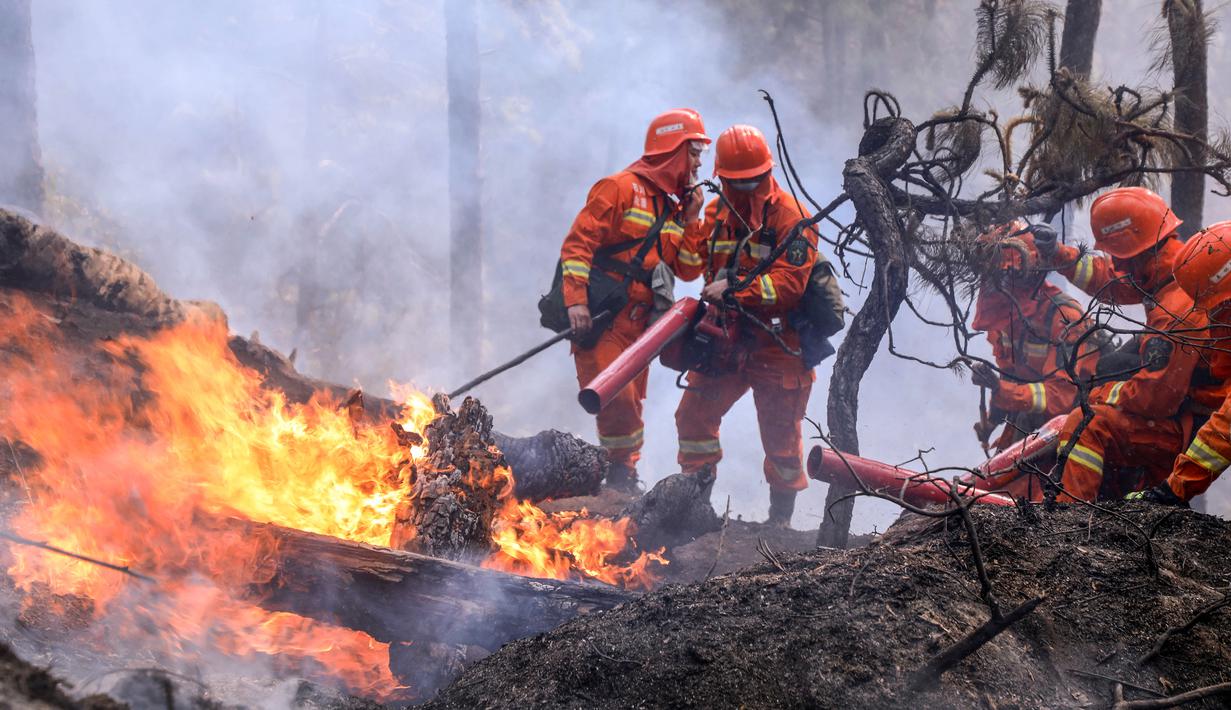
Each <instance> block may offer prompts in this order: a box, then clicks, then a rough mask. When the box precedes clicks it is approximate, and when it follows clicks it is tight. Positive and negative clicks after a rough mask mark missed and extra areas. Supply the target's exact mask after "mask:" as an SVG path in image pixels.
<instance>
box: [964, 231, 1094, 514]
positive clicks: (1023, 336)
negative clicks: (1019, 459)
mask: <svg viewBox="0 0 1231 710" xmlns="http://www.w3.org/2000/svg"><path fill="white" fill-rule="evenodd" d="M1025 230H1026V224H1025V223H1024V222H1021V221H1020V220H1019V221H1015V222H1013V223H1010V224H1008V225H1005V226H1002V227H1001V228H999V229H997V230H995V231H993V232H992V233H990V234H989V235H987V239H986V241H988V242H990V243H992V244H995V245H996V247H997V251H998V252H999V253H998V254H997V255H996V257H995V258H996V259H997V262H996V267H997V268H996V271H995V275H994V276H993V277H992V278H987V279H984V281H983V283H982V285H981V287H980V291H979V298H978V301H976V303H975V318H974V321H973V322H972V323H971V327H972V328H974V329H975V330H982V331H985V332H986V333H987V339H988V341H989V342H991V344H992V356H993V358H994V359H995V361H996V368H999V370H1000V371H1001V372H1002V373H1004V376H1003V377H1002V376H999V375H997V374H996V368H992V367H991V366H989V365H987V364H986V363H978V364H976V365H975V366H974V367H973V368H972V373H971V381H972V382H973V383H974V384H976V385H979V386H981V387H986V388H988V389H989V390H991V392H992V397H991V402H990V405H991V406H990V408H989V411H988V412H987V413H986V416H981V417H980V422H979V424H977V425H976V426H975V431H976V433H977V434H978V435H979V440H980V441H983V442H986V441H987V439H988V437H989V436H990V434H991V432H992V431H993V430H994V429H995V428H996V426H998V425H999V424H1000V423H1001V422H1002V421H1003V422H1006V423H1007V424H1006V426H1005V428H1004V431H1003V432H1002V433H1001V435H1000V437H999V438H998V439H997V440H996V442H995V444H994V447H995V450H996V451H1003V450H1004V449H1006V448H1008V447H1009V446H1011V445H1012V444H1013V443H1014V442H1016V441H1018V440H1020V439H1022V438H1023V437H1024V436H1025V435H1026V434H1028V433H1030V432H1032V431H1034V430H1035V429H1037V428H1038V427H1040V426H1042V425H1043V424H1044V423H1046V422H1047V421H1048V420H1050V419H1052V418H1053V417H1055V416H1057V415H1060V414H1067V413H1068V412H1070V411H1072V410H1073V407H1074V404H1075V402H1076V399H1077V385H1076V384H1074V382H1073V378H1072V375H1071V374H1070V373H1069V371H1068V369H1067V367H1068V365H1069V361H1070V360H1071V361H1072V362H1071V364H1072V366H1073V369H1074V372H1075V374H1076V375H1077V377H1078V378H1082V379H1088V378H1089V377H1090V376H1091V375H1093V374H1094V372H1095V369H1096V368H1097V365H1098V346H1097V342H1096V340H1095V338H1094V337H1093V336H1087V337H1085V338H1083V337H1082V336H1083V335H1085V333H1086V332H1087V331H1088V330H1089V329H1090V327H1091V326H1092V323H1091V322H1090V321H1089V320H1087V319H1086V318H1085V314H1084V313H1083V310H1082V308H1081V306H1080V305H1078V303H1077V302H1076V301H1074V300H1073V299H1072V298H1070V297H1068V296H1066V295H1065V294H1064V293H1063V292H1062V291H1061V290H1060V289H1059V288H1057V287H1056V286H1055V285H1053V284H1050V283H1048V282H1047V281H1046V280H1045V279H1046V276H1047V271H1046V270H1044V269H1042V268H1040V265H1039V254H1038V251H1037V250H1036V249H1035V247H1034V240H1033V238H1032V237H1031V236H1030V235H1029V234H1028V233H1026V231H1025ZM981 414H982V413H981ZM1023 481H1024V482H1025V483H1027V484H1029V483H1031V482H1033V477H1032V476H1027V477H1023ZM1034 488H1038V486H1034ZM1015 493H1017V494H1018V495H1028V496H1029V495H1030V493H1031V492H1027V491H1024V490H1023V491H1019V492H1015Z"/></svg>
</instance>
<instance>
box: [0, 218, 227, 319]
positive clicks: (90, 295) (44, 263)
mask: <svg viewBox="0 0 1231 710" xmlns="http://www.w3.org/2000/svg"><path fill="white" fill-rule="evenodd" d="M0 283H4V284H5V285H6V286H13V287H17V288H22V289H26V290H29V291H37V292H40V293H47V294H50V295H52V296H56V297H58V298H64V299H82V300H85V301H88V302H89V303H91V304H93V305H96V306H98V307H100V308H105V309H107V310H109V311H117V312H121V313H132V314H135V315H138V316H142V317H145V318H149V319H152V320H154V321H155V322H156V323H157V324H159V325H165V324H169V323H174V322H178V321H180V320H183V319H184V318H185V317H186V316H187V315H188V314H189V313H190V312H193V311H199V312H202V313H204V314H205V315H207V316H208V317H210V318H217V319H221V320H223V321H224V322H225V320H226V316H225V315H224V314H223V312H222V309H220V308H219V307H218V306H217V305H216V304H213V303H207V302H197V301H178V300H176V299H174V298H171V297H169V296H167V294H165V293H163V291H162V290H161V289H160V288H158V284H156V283H154V279H153V278H152V277H151V276H150V275H149V274H147V273H145V272H144V271H142V270H141V269H140V268H138V267H137V266H136V265H134V264H132V263H131V262H128V261H125V260H124V259H121V258H120V257H118V256H116V255H114V254H110V253H108V252H105V251H103V250H101V249H93V248H91V247H83V246H81V245H79V244H77V243H75V242H73V241H72V240H70V239H67V238H65V237H64V236H63V235H61V234H59V233H58V232H56V231H55V230H52V229H49V228H47V227H44V226H41V225H38V224H35V223H34V222H31V221H30V220H29V219H27V218H25V217H23V216H21V215H18V214H17V213H15V212H9V211H7V210H3V209H0Z"/></svg>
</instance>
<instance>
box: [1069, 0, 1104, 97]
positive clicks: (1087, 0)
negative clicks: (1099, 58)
mask: <svg viewBox="0 0 1231 710" xmlns="http://www.w3.org/2000/svg"><path fill="white" fill-rule="evenodd" d="M1102 13H1103V0H1069V4H1068V6H1067V7H1066V8H1065V10H1064V34H1063V36H1062V37H1061V39H1060V66H1062V67H1067V68H1068V69H1069V70H1070V71H1072V72H1073V73H1074V74H1076V75H1077V76H1080V77H1082V78H1086V77H1089V76H1090V70H1091V69H1092V68H1093V66H1094V40H1095V37H1096V36H1097V35H1098V25H1099V19H1100V18H1101V16H1102Z"/></svg>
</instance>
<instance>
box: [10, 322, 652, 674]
mask: <svg viewBox="0 0 1231 710" xmlns="http://www.w3.org/2000/svg"><path fill="white" fill-rule="evenodd" d="M6 306H7V307H6ZM6 311H7V312H6ZM52 321H53V319H51V318H50V316H48V315H46V314H44V313H42V312H40V311H39V310H38V309H37V308H35V307H34V306H32V305H31V304H30V303H29V302H28V301H25V300H24V299H20V298H9V299H8V301H7V303H6V302H5V300H3V299H0V367H2V368H3V369H4V376H3V378H0V397H2V398H3V400H4V401H6V402H8V403H10V406H9V407H8V408H7V409H6V411H3V412H0V436H3V437H5V438H7V439H9V440H10V441H21V442H22V443H24V444H26V445H28V446H29V447H31V448H32V449H34V450H35V451H37V452H38V454H39V457H40V461H39V465H38V466H37V467H28V468H27V469H26V470H23V471H22V472H21V475H22V478H23V481H22V482H21V485H22V495H23V497H24V498H26V502H27V504H26V505H25V506H24V507H23V508H22V509H21V511H20V513H19V514H18V515H17V516H16V517H15V518H14V520H13V521H12V525H13V526H14V527H15V529H16V530H17V531H18V532H19V533H21V534H22V535H25V536H28V537H33V538H38V539H42V540H46V541H47V542H49V543H51V544H54V545H57V546H60V547H63V548H66V549H70V550H73V551H76V552H79V553H81V554H85V555H89V556H92V557H96V558H100V559H104V560H107V561H109V562H113V563H115V564H121V565H128V566H131V567H132V568H133V569H136V570H140V571H143V572H146V573H149V574H152V575H153V576H155V577H157V578H159V580H160V591H161V592H162V593H163V594H164V595H165V596H166V597H167V598H169V599H171V600H173V601H172V602H168V603H169V604H170V608H172V609H174V610H175V611H174V613H171V612H168V613H167V614H165V615H163V617H164V618H168V619H173V620H174V623H173V629H174V631H175V635H176V637H177V638H179V639H181V640H183V639H192V638H196V637H201V636H202V635H205V636H208V637H209V638H211V639H213V647H214V648H216V649H219V650H224V651H227V652H229V653H232V654H233V655H240V656H243V655H247V654H250V653H268V654H274V653H276V654H281V655H282V656H288V655H289V656H294V657H302V658H311V659H315V661H316V662H318V663H319V664H321V666H323V667H324V668H325V669H326V670H327V672H328V673H329V674H331V675H332V676H334V677H336V678H338V679H340V680H341V681H342V682H344V683H345V685H346V686H347V687H348V688H349V689H351V690H352V691H353V692H362V693H364V694H366V695H371V696H378V697H394V695H396V693H398V691H399V689H400V688H399V686H398V684H397V682H396V681H395V680H394V679H393V678H392V676H391V675H390V674H389V671H388V668H387V660H388V659H387V646H386V645H384V644H379V643H377V642H375V641H373V640H372V639H370V638H369V637H367V636H366V635H364V634H362V633H359V632H354V631H350V630H345V629H337V628H333V627H329V626H327V625H324V624H321V623H319V622H315V621H311V620H308V619H303V618H301V617H297V616H294V615H288V614H275V613H271V612H267V611H264V610H261V609H259V608H258V607H255V606H252V605H250V604H247V603H245V602H239V601H236V600H235V599H233V598H231V597H230V596H229V595H228V594H227V593H226V592H225V591H223V590H227V589H239V588H241V587H242V586H245V585H251V584H253V583H260V582H263V581H268V580H269V579H270V578H271V577H272V575H273V573H274V571H275V570H274V569H272V562H271V560H272V559H274V557H273V553H274V549H273V544H274V543H273V542H272V541H270V540H268V539H263V538H262V537H259V536H257V537H249V536H243V535H241V534H240V533H238V532H230V533H228V532H220V531H218V530H216V529H213V528H211V527H208V526H203V525H201V524H199V523H198V522H197V521H198V520H199V518H200V517H201V515H202V514H203V515H204V516H206V517H217V516H223V515H234V516H239V517H243V518H247V519H250V520H253V521H257V522H270V523H275V524H278V525H282V526H286V527H290V528H296V529H299V530H305V531H309V532H314V533H320V534H324V535H331V536H335V537H339V538H344V539H348V540H355V541H359V542H365V543H370V544H375V545H387V544H388V543H389V540H390V537H391V534H392V532H393V527H394V522H395V509H396V508H397V506H398V505H399V504H400V503H403V502H404V501H405V500H406V499H407V497H408V494H409V490H410V483H409V481H407V480H405V473H404V472H405V471H406V470H407V467H406V466H404V465H401V464H402V463H404V462H405V460H406V459H407V457H408V456H409V457H410V458H412V459H419V458H421V457H423V456H424V455H425V451H423V450H421V448H420V447H413V448H412V449H411V450H410V451H407V449H406V448H405V447H404V446H402V445H401V444H399V442H398V440H397V439H398V437H396V436H394V434H393V432H392V431H390V430H389V429H387V428H381V427H375V426H356V425H355V424H354V423H353V422H352V421H351V419H350V417H349V416H348V415H347V413H346V411H345V410H344V408H339V407H338V404H337V403H336V402H332V401H328V400H327V399H326V398H324V397H317V398H314V399H313V400H312V401H310V402H308V403H306V404H297V403H292V402H288V401H287V399H286V397H285V395H283V394H282V393H281V392H276V391H269V390H266V389H263V388H262V387H261V381H260V377H259V375H258V374H257V373H255V372H252V371H251V370H248V369H246V368H244V367H243V366H242V365H240V364H239V363H238V362H237V361H236V360H235V358H234V356H233V355H232V353H231V351H230V349H229V348H228V346H227V333H226V331H225V328H224V327H223V326H222V325H221V324H219V323H216V322H211V321H207V320H204V319H201V320H192V321H189V322H186V323H184V324H182V325H180V326H177V327H175V328H171V329H167V330H164V331H161V332H157V333H155V334H153V335H151V336H149V337H138V336H124V337H121V338H118V339H116V340H114V341H112V342H107V343H105V344H103V345H101V346H100V347H99V348H98V350H97V351H94V352H91V353H89V354H88V355H87V356H85V357H82V356H81V355H80V354H79V353H70V352H67V351H66V349H65V348H63V347H62V346H61V345H60V343H59V342H58V339H57V328H56V327H55V323H53V322H52ZM3 353H8V355H7V356H3V355H2V354H3ZM399 396H400V398H401V399H402V401H403V402H404V404H403V410H402V415H401V417H400V420H399V421H400V423H401V426H402V427H403V428H404V429H406V430H407V431H412V432H416V433H421V432H422V431H423V428H424V427H425V426H426V425H427V424H428V423H429V422H430V421H431V420H432V419H433V418H434V416H435V413H434V410H433V408H432V405H431V402H430V400H428V398H427V397H425V396H424V395H422V394H420V393H417V392H413V391H409V390H401V391H400V392H399ZM2 451H3V450H2V449H0V452H2ZM494 478H495V479H496V480H492V481H490V482H483V486H484V487H487V486H493V488H489V490H500V489H502V490H503V493H502V496H503V508H502V510H501V512H500V514H499V515H498V518H497V520H496V522H495V529H494V531H493V540H492V542H493V550H495V551H494V552H493V554H492V556H491V558H490V559H489V560H487V562H486V563H485V566H488V567H493V568H497V569H502V570H507V571H512V572H516V573H519V574H526V575H533V576H542V577H552V578H557V579H564V578H569V577H582V578H591V579H597V580H601V581H604V582H609V583H613V584H621V585H625V586H629V587H648V586H650V585H652V584H653V583H654V581H655V577H654V575H653V573H652V572H651V570H650V565H651V563H652V562H654V561H661V557H658V556H657V555H645V554H642V555H640V556H639V557H638V558H637V559H636V560H635V561H633V562H631V563H628V564H620V563H618V562H617V558H618V556H619V555H621V554H624V553H625V548H626V547H627V546H628V524H629V523H628V521H627V520H622V521H610V520H592V519H589V518H587V517H586V515H585V514H584V512H583V513H582V514H555V515H548V514H546V513H544V512H543V511H542V510H540V509H539V508H537V507H536V506H534V505H532V504H529V503H525V502H519V501H516V500H514V499H513V498H512V497H511V493H510V491H511V490H512V485H511V483H512V477H511V473H510V472H509V471H508V469H500V470H498V471H497V475H496V476H495V477H494ZM495 486H499V487H500V488H499V489H498V488H494V487H495ZM13 558H14V563H13V565H12V566H11V568H10V569H9V574H10V576H11V577H12V579H13V580H14V581H15V582H16V583H17V584H18V585H19V586H20V587H21V588H22V589H26V590H30V589H32V587H33V585H35V584H36V583H42V584H45V585H48V587H49V588H50V589H51V590H52V591H53V592H54V593H57V594H79V595H84V596H88V597H89V598H91V599H92V600H93V601H94V603H95V607H96V609H97V610H98V612H99V613H103V614H115V613H123V612H124V610H123V609H122V608H121V607H123V605H121V604H114V605H113V604H112V603H111V602H112V601H113V600H115V599H116V598H117V597H118V595H120V594H121V593H122V592H123V591H124V590H125V588H126V586H127V585H128V584H129V583H130V581H131V580H130V579H129V578H126V577H124V576H122V575H119V574H116V573H114V572H112V571H109V570H105V569H102V568H100V567H97V566H94V565H90V564H87V563H84V562H79V561H74V560H71V559H68V558H62V557H59V556H53V555H47V554H45V553H42V552H39V551H34V550H26V549H14V550H13ZM195 574H201V575H204V576H205V577H206V578H207V579H208V580H210V581H211V582H212V583H213V585H216V586H211V587H209V589H210V590H212V591H210V592H206V591H203V587H202V586H201V584H200V579H199V578H194V577H192V576H191V575H195ZM189 579H196V580H197V581H195V582H189V581H187V580H189ZM189 645H191V644H189Z"/></svg>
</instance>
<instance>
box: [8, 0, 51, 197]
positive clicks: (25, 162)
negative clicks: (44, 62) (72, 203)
mask: <svg viewBox="0 0 1231 710" xmlns="http://www.w3.org/2000/svg"><path fill="white" fill-rule="evenodd" d="M34 87H35V84H34V38H33V36H32V33H31V25H30V0H0V127H3V130H0V203H3V204H9V205H14V206H17V207H21V208H23V209H26V210H29V211H31V212H34V213H35V214H41V213H42V211H43V198H44V193H43V162H42V160H43V157H42V151H41V150H40V149H39V143H38V110H37V107H36V103H35V101H36V97H37V95H36V93H35V88H34Z"/></svg>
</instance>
